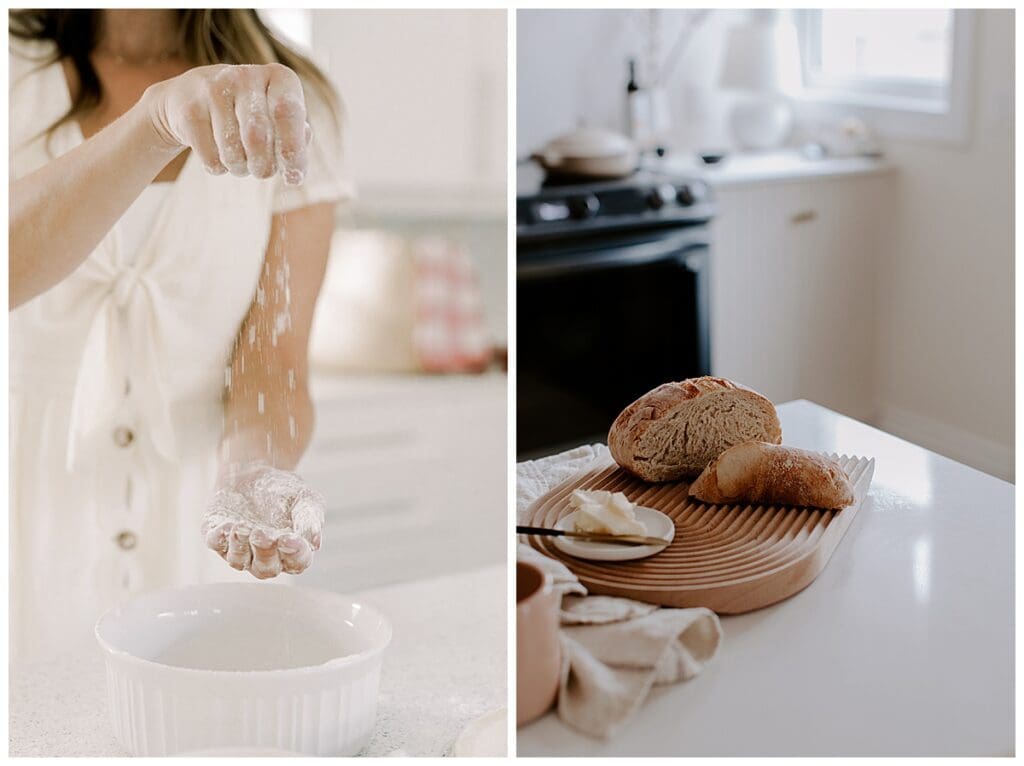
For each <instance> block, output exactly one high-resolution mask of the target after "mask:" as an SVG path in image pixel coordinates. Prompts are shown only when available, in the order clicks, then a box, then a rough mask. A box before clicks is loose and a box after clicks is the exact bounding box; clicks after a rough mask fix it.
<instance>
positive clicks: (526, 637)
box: [516, 561, 562, 726]
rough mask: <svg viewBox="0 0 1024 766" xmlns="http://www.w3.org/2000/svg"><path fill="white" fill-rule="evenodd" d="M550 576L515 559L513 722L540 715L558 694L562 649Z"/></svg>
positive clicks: (527, 719)
mask: <svg viewBox="0 0 1024 766" xmlns="http://www.w3.org/2000/svg"><path fill="white" fill-rule="evenodd" d="M560 600H561V597H560V596H559V594H557V593H555V591H554V589H553V588H552V584H551V577H550V576H549V575H548V574H547V573H546V572H544V571H543V570H542V569H540V568H539V567H536V566H534V565H533V564H527V563H525V562H522V561H519V562H516V725H517V726H522V725H523V724H524V723H528V722H529V721H532V720H533V719H534V718H537V717H538V716H540V715H543V714H544V713H546V712H547V711H548V709H549V708H550V707H551V706H552V705H553V704H554V702H555V698H556V697H557V696H558V680H559V674H560V672H561V662H562V652H561V649H560V647H559V644H558V607H559V601H560Z"/></svg>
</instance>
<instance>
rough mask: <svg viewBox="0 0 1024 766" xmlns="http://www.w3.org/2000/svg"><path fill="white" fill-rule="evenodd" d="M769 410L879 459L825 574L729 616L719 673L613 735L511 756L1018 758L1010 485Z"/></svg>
mask: <svg viewBox="0 0 1024 766" xmlns="http://www.w3.org/2000/svg"><path fill="white" fill-rule="evenodd" d="M779 416H780V418H781V420H782V426H783V438H784V440H785V443H786V444H789V445H792V446H796V447H804V448H808V449H814V450H821V451H827V452H839V453H846V454H855V455H860V456H865V457H874V458H876V461H877V462H876V466H875V475H874V480H873V481H872V484H871V491H870V494H869V496H868V498H867V500H866V501H865V504H864V505H863V506H862V508H861V509H860V511H859V512H858V514H857V517H856V518H855V519H854V522H853V524H852V526H851V527H850V529H849V530H848V532H847V533H846V536H845V538H844V539H843V540H842V541H841V542H840V544H839V547H838V549H837V550H836V552H835V554H834V555H833V557H832V560H831V561H830V562H829V564H828V566H827V567H826V568H825V570H824V571H823V572H822V573H821V575H820V576H819V577H818V579H817V580H816V581H815V582H814V583H812V584H811V585H810V586H809V587H808V588H807V589H805V590H804V591H802V592H801V593H798V594H796V595H795V596H793V597H792V598H790V599H788V600H786V601H784V602H782V603H779V604H776V605H774V606H771V607H767V608H765V609H762V610H760V611H757V612H752V613H750V614H745V615H739V616H734V617H723V618H722V627H723V629H724V633H725V636H724V639H723V643H722V648H721V650H720V652H719V654H718V656H717V657H716V658H715V660H714V662H712V663H711V664H710V665H709V666H708V667H707V668H705V670H704V672H703V673H702V674H701V675H700V676H698V677H697V678H695V679H694V680H692V681H689V682H687V683H684V684H679V685H676V686H672V687H668V688H660V689H655V691H654V693H653V694H652V695H651V697H650V698H649V699H648V701H647V702H646V704H645V705H644V706H643V707H642V708H641V709H640V710H639V712H638V713H637V714H636V716H635V717H634V718H633V719H632V720H631V721H630V722H629V723H628V724H627V725H626V727H625V729H624V730H623V731H622V732H621V733H620V735H619V736H617V737H616V738H615V739H614V740H612V741H610V742H607V743H602V742H597V741H594V740H591V739H588V738H586V737H584V736H582V735H580V734H578V733H576V732H574V731H573V730H571V729H569V728H567V727H565V726H564V725H562V724H561V723H560V722H559V721H558V719H557V718H556V717H555V716H554V715H553V714H549V715H547V716H545V717H544V718H542V719H540V720H539V721H538V722H536V723H534V724H531V725H529V726H527V727H525V728H523V729H520V730H519V732H518V737H517V739H518V753H519V755H554V756H558V755H602V756H604V755H619V756H628V755H632V756H638V755H666V756H667V755H708V756H716V755H717V756H720V755H734V756H743V755H749V756H758V755H761V756H765V755H774V756H804V755H819V756H827V755H834V756H843V755H847V756H850V755H863V756H871V755H942V756H945V755H1011V754H1013V752H1014V710H1013V707H1014V638H1013V631H1014V599H1013V583H1014V568H1013V553H1014V551H1013V548H1014V532H1013V497H1014V487H1013V485H1011V484H1008V483H1006V482H1004V481H1001V480H999V479H996V478H993V477H991V476H988V475H987V474H983V473H981V472H979V471H976V470H974V469H972V468H968V467H967V466H964V465H961V464H959V463H956V462H954V461H952V460H949V459H948V458H945V457H942V456H940V455H937V454H935V453H933V452H929V451H928V450H925V449H922V448H921V447H918V446H915V445H913V444H910V443H909V442H906V441H903V440H902V439H898V438H896V437H895V436H891V435H889V434H886V433H883V432H882V431H879V430H877V429H874V428H871V427H869V426H867V425H864V424H863V423H859V422H857V421H854V420H851V419H849V418H846V417H843V416H841V415H838V414H836V413H834V412H831V411H829V410H827V409H825V408H823V407H820V406H818V405H815V404H812V403H810V402H807V401H797V402H790V403H787V404H784V405H782V406H781V407H779Z"/></svg>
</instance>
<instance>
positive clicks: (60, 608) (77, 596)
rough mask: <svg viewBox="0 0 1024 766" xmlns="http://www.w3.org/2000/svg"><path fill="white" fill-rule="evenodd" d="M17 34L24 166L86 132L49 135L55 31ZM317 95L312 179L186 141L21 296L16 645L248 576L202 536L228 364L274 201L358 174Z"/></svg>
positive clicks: (62, 644) (61, 638)
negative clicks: (171, 593)
mask: <svg viewBox="0 0 1024 766" xmlns="http://www.w3.org/2000/svg"><path fill="white" fill-rule="evenodd" d="M10 42H11V56H10V91H9V95H10V128H11V134H10V157H9V159H10V169H11V170H10V172H11V177H12V178H13V179H17V178H19V177H21V176H24V175H26V174H28V173H30V172H32V171H33V170H35V169H37V168H39V167H41V166H42V165H44V164H46V163H47V162H49V161H51V160H52V159H53V158H54V157H56V156H59V155H61V154H63V153H65V152H67V151H69V150H70V149H72V148H74V147H75V146H77V145H78V144H79V143H81V142H82V141H83V140H84V139H83V136H82V133H81V130H80V129H79V127H78V126H77V124H76V123H73V122H72V123H66V124H64V125H62V126H61V127H60V128H58V129H57V130H56V131H55V132H53V133H52V134H50V136H49V139H47V136H46V135H45V134H44V131H45V129H46V128H47V127H48V126H49V125H51V124H52V123H53V122H54V121H56V120H57V119H58V118H59V117H61V116H62V115H63V114H64V113H65V112H66V111H67V109H68V106H69V105H70V95H69V92H68V88H67V83H66V80H65V76H64V72H63V69H62V67H61V65H60V64H59V63H57V62H54V63H47V62H48V61H49V57H50V56H52V47H51V46H50V44H48V43H38V42H31V43H26V42H24V41H19V40H15V39H14V38H11V41H10ZM307 101H308V104H309V112H310V122H311V123H312V125H313V128H314V139H313V144H312V145H311V149H310V152H311V156H310V169H309V172H308V174H307V179H306V182H305V183H304V184H303V185H302V186H300V187H287V186H284V184H283V182H282V181H281V180H280V177H277V178H274V179H267V180H258V179H253V178H235V177H233V176H219V177H215V176H211V175H209V174H207V173H206V172H205V171H204V170H203V168H202V166H201V164H200V163H199V162H198V161H197V159H196V158H195V157H194V156H192V155H190V156H189V157H188V159H187V161H186V162H185V165H184V167H183V168H182V170H181V173H180V175H179V176H178V178H177V179H176V180H175V181H174V182H172V183H169V184H159V185H156V186H166V189H160V190H156V189H154V188H153V187H151V188H150V189H148V190H146V191H145V192H143V195H142V196H140V198H139V200H137V201H136V204H133V206H132V207H131V208H129V210H128V211H126V213H125V214H124V216H123V217H122V219H121V220H120V221H119V222H118V223H117V224H116V225H115V226H114V227H113V228H112V229H111V231H109V232H108V233H107V236H106V237H105V238H104V239H103V241H102V242H101V243H100V244H99V246H98V247H97V248H96V250H95V251H94V252H93V253H92V254H91V255H90V256H89V257H88V258H87V259H86V261H85V262H83V263H82V264H81V265H80V266H79V267H78V268H77V269H76V270H75V271H74V272H73V273H72V274H71V275H69V276H68V277H67V278H66V279H64V280H63V281H62V282H60V283H59V284H57V285H55V286H54V287H52V288H51V289H49V290H47V291H46V292H45V293H43V294H41V295H39V296H37V297H35V298H33V299H32V300H30V301H28V302H27V303H25V304H23V305H22V306H19V307H18V308H17V309H15V310H14V311H12V312H11V313H10V317H9V318H10V639H11V644H10V646H11V656H12V657H14V658H18V659H31V658H35V657H46V656H53V655H54V654H56V653H59V652H63V651H66V650H70V649H74V648H80V647H81V646H82V645H83V642H88V641H91V640H92V638H91V631H92V626H93V624H94V623H95V621H96V619H97V618H98V617H99V615H100V614H101V613H102V612H103V611H105V610H106V609H107V608H109V607H110V606H112V605H114V604H115V603H117V602H118V601H119V600H121V599H124V598H126V597H129V596H131V595H132V594H135V593H138V592H141V591H147V590H153V589H158V588H163V587H171V586H177V585H184V584H189V583H197V582H208V581H213V580H228V579H238V578H241V577H244V578H249V575H247V574H241V573H238V572H235V571H234V570H232V569H230V568H229V567H228V566H227V564H226V563H225V562H224V561H222V560H221V559H220V558H219V557H218V556H217V555H216V554H215V553H213V552H212V551H209V550H207V549H206V548H205V546H204V544H203V540H202V538H201V535H200V524H201V518H202V513H203V510H204V509H205V507H206V504H207V502H208V500H209V497H210V494H211V491H212V489H213V484H214V480H215V476H216V470H217V461H216V455H217V447H218V445H219V443H220V437H221V429H222V426H223V404H222V394H223V386H224V380H225V374H224V371H225V367H226V365H227V364H228V362H229V355H230V351H231V347H232V345H233V343H234V339H235V335H236V333H237V332H238V329H239V327H240V325H241V323H242V321H243V319H244V317H245V315H246V313H247V312H248V310H249V306H250V304H251V302H252V300H253V297H254V295H255V290H256V284H257V281H258V278H259V274H260V270H261V268H262V265H263V259H264V254H265V252H266V248H267V245H268V243H269V238H270V228H271V221H272V217H273V215H274V213H280V212H285V211H287V210H292V209H297V208H300V207H304V206H308V205H312V204H316V203H320V202H328V201H339V200H343V199H346V198H349V197H350V196H351V191H352V190H351V186H350V184H349V183H347V182H346V180H345V179H344V173H343V171H342V165H341V141H340V138H339V136H338V133H337V131H336V129H335V128H334V127H333V123H332V122H331V121H330V119H329V117H327V115H326V111H325V109H324V107H323V106H322V105H319V104H318V102H316V101H314V100H313V97H312V94H310V93H309V92H308V91H307ZM154 197H156V200H155V201H153V198H154ZM147 200H148V202H147ZM139 216H141V217H142V218H141V219H139V218H137V217H139ZM133 224H134V225H133Z"/></svg>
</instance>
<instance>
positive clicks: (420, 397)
mask: <svg viewBox="0 0 1024 766" xmlns="http://www.w3.org/2000/svg"><path fill="white" fill-rule="evenodd" d="M505 388H506V378H505V376H504V375H502V374H497V373H494V374H487V375H476V376H438V377H434V376H426V375H377V376H373V375H369V376H368V375H363V376H348V377H341V376H333V375H329V374H326V373H319V374H317V375H315V376H314V377H313V381H312V389H311V393H312V395H313V398H314V400H315V401H316V407H317V425H316V432H315V434H314V437H313V441H312V443H311V444H310V447H309V450H308V451H307V453H306V455H305V456H304V457H303V459H302V462H301V463H300V465H299V466H298V469H297V470H298V471H299V472H300V473H301V474H302V476H303V477H304V478H305V479H306V480H307V481H308V482H309V483H310V485H311V486H313V487H316V488H317V489H318V490H319V491H320V492H322V493H323V495H324V497H325V499H326V500H327V514H326V525H325V528H324V547H323V550H322V554H321V555H320V557H319V558H318V559H317V562H316V565H315V566H313V567H311V568H310V569H309V570H307V572H306V573H304V574H302V575H301V576H300V578H301V579H302V581H303V583H304V584H306V585H309V586H311V587H325V588H331V589H335V590H337V589H342V590H346V591H347V590H358V589H361V588H366V587H371V586H377V585H383V584H386V583H391V582H399V581H406V580H413V579H421V578H426V577H433V576H437V575H441V574H445V573H449V572H457V571H465V570H469V569H476V568H479V567H482V566H486V565H490V564H498V563H501V562H503V561H504V560H505V553H506V550H505V548H506V541H507V538H506V536H505V535H504V534H502V531H501V530H502V529H504V528H505V525H506V502H507V501H506V487H507V481H506V474H507V462H506V459H505V452H506V436H505V435H506V433H507V431H506V425H505V418H506V399H505V396H506V394H505Z"/></svg>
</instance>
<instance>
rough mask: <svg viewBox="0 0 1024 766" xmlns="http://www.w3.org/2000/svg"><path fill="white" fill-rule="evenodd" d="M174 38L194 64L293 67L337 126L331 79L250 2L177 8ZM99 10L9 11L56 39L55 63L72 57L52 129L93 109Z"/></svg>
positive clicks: (14, 29)
mask: <svg viewBox="0 0 1024 766" xmlns="http://www.w3.org/2000/svg"><path fill="white" fill-rule="evenodd" d="M177 14H178V35H179V39H178V43H179V46H180V50H181V53H182V55H183V56H184V58H185V59H186V60H187V61H188V62H189V63H190V64H192V66H207V65H209V64H272V63H279V64H284V65H285V66H287V67H289V68H290V69H292V70H293V71H294V72H295V73H296V74H297V75H298V76H299V78H300V79H301V80H302V82H303V83H304V84H305V85H306V86H308V87H310V88H312V90H313V91H314V93H316V94H317V95H318V96H320V98H321V99H322V100H323V101H324V103H325V104H326V105H327V107H328V110H329V112H330V113H331V116H332V118H333V119H334V122H335V126H336V127H337V125H338V124H339V123H340V121H341V102H340V99H339V98H338V95H337V93H335V91H334V88H333V87H332V86H331V83H330V82H329V81H328V79H327V78H326V77H324V75H323V73H322V72H321V71H320V70H319V69H318V68H317V66H316V65H315V64H314V63H313V62H312V61H310V60H309V59H308V58H306V57H305V56H303V55H302V54H300V53H298V52H297V51H295V50H293V49H291V48H289V47H288V46H287V45H285V44H284V43H283V42H281V41H280V40H279V39H277V38H276V37H275V36H274V34H273V33H272V32H271V31H270V29H269V28H267V25H266V24H264V23H263V21H262V20H261V19H260V17H259V15H258V14H257V13H256V11H255V10H253V9H251V8H188V9H181V10H178V11H177ZM102 19H103V16H102V13H101V12H100V11H98V10H53V9H32V10H12V11H10V12H9V16H8V24H9V32H10V34H11V35H13V36H15V37H19V38H21V39H24V40H50V41H53V43H54V44H55V45H56V52H55V54H54V57H53V59H51V60H50V61H47V62H45V63H53V61H59V60H61V59H63V58H68V59H70V61H71V63H72V64H73V65H74V67H75V71H76V73H77V74H78V81H79V83H80V85H79V87H78V89H77V92H76V93H75V94H74V97H73V99H72V102H71V108H70V109H68V111H67V112H66V113H65V114H64V115H63V116H62V117H61V118H60V119H58V120H57V121H56V122H54V123H53V124H52V125H50V126H49V127H48V128H47V129H46V133H47V134H50V133H52V132H53V131H54V130H56V129H57V128H58V127H60V126H61V125H63V124H64V123H66V122H68V121H70V120H74V119H77V118H79V117H81V116H83V115H85V114H88V113H89V112H90V111H92V110H93V109H95V108H96V107H97V106H98V105H99V104H100V101H101V100H102V98H103V86H102V85H101V83H100V80H99V77H98V76H97V74H96V69H95V68H94V67H93V65H92V61H91V59H90V54H91V53H92V52H93V50H94V49H95V47H96V45H97V43H99V40H100V36H101V33H102V24H103V20H102Z"/></svg>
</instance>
